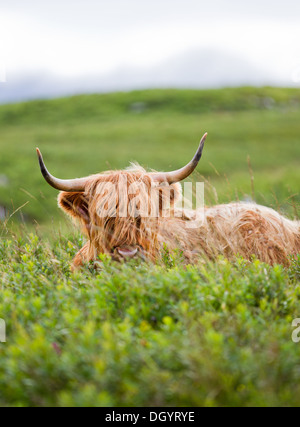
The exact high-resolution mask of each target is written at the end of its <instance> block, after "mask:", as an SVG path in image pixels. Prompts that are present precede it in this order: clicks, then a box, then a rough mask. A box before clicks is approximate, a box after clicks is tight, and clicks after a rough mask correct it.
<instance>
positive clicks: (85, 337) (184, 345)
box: [0, 88, 300, 406]
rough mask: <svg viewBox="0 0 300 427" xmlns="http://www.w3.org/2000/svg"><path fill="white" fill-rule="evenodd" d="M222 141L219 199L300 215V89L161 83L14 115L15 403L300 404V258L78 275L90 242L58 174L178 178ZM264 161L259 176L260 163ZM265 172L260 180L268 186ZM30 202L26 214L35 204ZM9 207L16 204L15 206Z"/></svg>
mask: <svg viewBox="0 0 300 427" xmlns="http://www.w3.org/2000/svg"><path fill="white" fill-rule="evenodd" d="M205 131H207V132H208V133H209V137H208V139H207V143H206V146H205V152H204V155H203V160H201V163H200V165H199V167H198V170H197V173H196V174H195V175H194V179H199V178H203V179H205V182H206V184H207V185H206V187H205V188H206V202H207V203H208V204H212V203H216V202H217V201H219V202H224V201H225V202H227V201H230V200H236V199H244V198H249V197H251V198H254V199H255V200H256V201H258V202H260V203H264V204H267V205H269V206H274V207H275V208H276V209H278V210H280V211H282V212H283V213H286V214H287V215H288V216H289V217H291V218H294V217H297V216H299V202H300V197H299V183H300V167H299V155H300V144H299V138H300V90H295V89H281V88H276V89H274V88H260V89H255V88H239V89H222V90H210V91H175V90H169V91H167V90H156V91H141V92H132V93H117V94H106V95H92V96H78V97H74V98H68V99H59V100H51V101H34V102H29V103H23V104H17V105H5V106H0V150H1V157H0V208H1V207H2V208H5V209H6V211H7V217H6V219H4V218H2V220H1V221H2V223H1V225H0V226H1V239H0V319H4V320H5V322H6V340H7V342H6V343H0V406H141V405H145V406H170V405H173V406H253V405H255V406H300V343H298V344H296V343H294V342H293V341H292V332H293V329H295V328H292V321H293V319H295V318H300V257H299V258H298V260H294V261H293V262H292V265H291V267H290V268H289V269H285V268H283V267H282V266H274V267H269V266H267V265H264V264H262V263H260V262H258V261H257V260H253V262H251V263H246V262H245V261H244V260H242V259H237V260H236V261H235V262H233V263H230V262H228V261H227V260H225V259H222V258H220V259H218V260H216V262H211V263H205V262H204V261H202V260H199V264H198V265H195V266H184V265H183V264H182V261H181V259H180V257H179V256H178V254H168V253H167V252H166V253H165V254H164V257H163V259H164V262H163V264H162V265H149V264H147V263H141V262H137V261H132V262H131V263H129V264H127V265H123V264H118V263H114V262H112V261H111V260H110V259H109V258H108V257H104V256H103V257H101V259H100V260H99V262H100V263H101V265H102V269H101V271H95V270H93V269H92V268H89V267H86V268H85V269H84V270H82V271H80V272H76V273H71V272H70V270H69V266H70V263H71V259H72V257H73V256H74V255H75V253H76V252H77V251H78V249H79V248H80V247H81V246H82V245H83V238H82V237H81V236H80V235H79V233H78V232H77V231H76V230H75V229H74V227H73V226H72V225H71V224H70V223H69V222H68V221H66V220H65V219H64V216H63V214H61V213H60V212H59V210H58V208H57V204H56V196H57V192H56V191H55V190H53V189H52V188H50V187H49V186H48V185H47V184H46V183H45V181H44V180H43V178H42V176H41V174H40V171H39V167H38V163H37V159H36V154H35V147H36V146H38V147H39V148H40V149H41V150H42V152H43V155H44V160H45V162H46V164H47V166H48V167H49V169H50V171H51V172H52V173H53V174H56V175H58V176H59V177H61V178H70V177H78V176H83V175H88V174H92V173H96V172H100V171H103V170H107V169H115V168H125V167H127V166H128V165H129V162H130V161H137V162H139V163H140V164H142V165H143V166H145V167H149V168H153V169H157V170H169V169H173V168H177V167H181V166H182V165H183V164H184V163H186V162H187V161H189V160H190V158H191V157H192V155H193V154H194V152H195V150H196V148H197V145H198V142H199V139H200V137H201V136H202V135H203V133H204V132H205ZM248 156H249V158H250V162H251V167H249V165H248V160H247V158H248ZM252 177H254V181H253V178H252ZM22 206H23V207H22ZM0 212H1V209H0Z"/></svg>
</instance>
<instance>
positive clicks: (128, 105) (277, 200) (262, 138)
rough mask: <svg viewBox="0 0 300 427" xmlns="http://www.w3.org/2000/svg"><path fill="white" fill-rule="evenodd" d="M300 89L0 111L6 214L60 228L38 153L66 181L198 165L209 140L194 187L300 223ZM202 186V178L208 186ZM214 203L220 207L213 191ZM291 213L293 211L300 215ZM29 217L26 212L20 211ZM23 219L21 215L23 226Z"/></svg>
mask: <svg viewBox="0 0 300 427" xmlns="http://www.w3.org/2000/svg"><path fill="white" fill-rule="evenodd" d="M299 105H300V90H296V89H280V88H277V89H273V88H262V89H254V88H240V89H223V90H211V91H176V90H170V91H164V90H161V91H141V92H132V93H129V94H128V93H118V94H106V95H92V96H79V97H74V98H67V99H59V100H51V101H34V102H29V103H23V104H17V105H5V106H0V150H1V157H0V205H2V206H4V207H6V209H7V210H8V211H9V212H10V213H12V212H14V211H15V210H16V209H17V208H19V207H21V206H23V205H24V204H26V206H25V207H24V208H22V209H21V213H22V215H23V219H24V221H25V222H27V223H34V221H38V222H39V224H41V225H46V226H48V225H49V224H51V223H52V222H53V221H54V222H57V220H58V219H61V218H62V217H61V216H60V214H59V212H58V209H57V207H56V201H55V198H56V195H57V193H56V192H55V191H54V190H53V189H51V188H49V187H48V186H47V185H46V183H45V182H44V181H43V179H42V177H41V174H40V171H39V168H38V164H37V159H36V154H35V147H36V146H39V148H40V149H41V150H42V152H43V154H44V158H45V161H46V164H47V165H48V167H49V169H50V170H51V171H52V172H53V173H54V174H56V175H58V176H60V177H62V178H69V177H77V176H85V175H89V174H92V173H97V172H101V171H103V170H107V169H115V168H125V167H127V166H128V165H129V162H130V161H134V160H135V161H137V162H139V163H141V164H142V165H143V166H146V167H150V168H153V169H157V170H170V169H172V168H178V167H181V166H182V165H183V163H185V162H187V161H189V160H190V158H191V157H192V155H193V154H194V152H195V150H196V147H197V144H198V142H199V139H200V137H201V136H202V134H203V133H204V132H205V131H208V132H209V137H208V139H207V143H206V147H205V152H204V156H203V160H202V161H201V165H200V166H199V167H198V172H197V173H196V174H195V175H194V179H196V178H201V177H200V174H201V175H203V176H204V177H205V178H206V179H207V180H208V181H209V182H210V183H211V185H212V186H214V187H215V188H216V190H217V194H218V195H219V201H220V202H224V201H225V202H228V201H231V200H234V199H236V198H240V199H241V198H244V197H248V196H253V194H252V193H253V189H252V187H251V179H250V176H249V169H248V160H247V159H248V156H249V157H250V159H251V165H252V169H253V173H254V177H255V185H254V197H255V199H256V200H257V201H258V202H260V203H264V204H267V205H271V206H275V207H276V208H281V209H282V211H283V212H287V213H289V214H291V215H295V212H294V209H295V208H294V207H293V206H295V205H297V204H298V203H299V201H300V198H299V186H298V183H299V181H300V169H299V152H300V146H299V134H300V109H299ZM201 179H202V178H201ZM206 201H207V203H212V202H213V203H215V199H214V198H212V197H211V194H210V192H209V186H207V191H206ZM291 205H292V206H291ZM19 214H20V212H19ZM19 217H20V215H18V218H19Z"/></svg>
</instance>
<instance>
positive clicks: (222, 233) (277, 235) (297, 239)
mask: <svg viewBox="0 0 300 427" xmlns="http://www.w3.org/2000/svg"><path fill="white" fill-rule="evenodd" d="M120 178H121V181H120ZM122 178H126V179H127V188H126V187H125V186H124V185H123V184H122ZM107 182H109V183H112V184H114V185H121V194H123V193H124V192H126V191H127V190H128V187H129V185H131V184H135V183H138V184H141V183H143V184H144V185H142V186H139V187H138V192H139V196H140V198H141V200H143V199H147V196H149V192H150V184H151V182H152V183H153V181H152V178H151V173H146V172H145V171H144V170H143V169H142V168H136V169H135V170H128V171H117V172H107V173H106V174H104V175H103V174H102V175H95V176H92V177H91V178H90V180H89V182H88V184H87V186H86V190H85V193H67V192H61V193H60V195H59V199H58V203H59V206H60V207H61V208H62V209H63V210H64V211H65V212H66V213H67V214H68V215H70V216H71V217H72V218H75V219H76V220H78V221H79V222H80V224H81V227H82V230H83V232H84V233H85V235H86V236H87V238H88V242H87V243H86V245H85V246H84V247H83V248H82V249H81V250H80V251H79V252H78V254H77V255H76V257H75V259H74V261H73V269H75V268H78V267H80V266H81V265H83V264H84V263H87V262H89V261H94V260H96V259H97V257H98V255H99V254H100V253H107V254H113V253H114V250H115V248H117V247H124V246H127V247H128V246H129V247H138V248H139V249H140V253H143V255H144V256H146V257H147V258H148V259H150V260H151V261H157V260H159V259H160V257H161V253H162V248H163V247H164V246H165V245H166V247H167V248H168V249H169V250H170V251H172V250H175V249H179V250H181V251H182V253H183V256H184V258H185V260H186V262H187V263H194V262H197V260H199V258H209V259H213V258H215V257H216V256H218V255H225V256H226V257H228V258H229V259H231V258H233V257H234V256H236V255H241V256H243V257H244V258H245V259H247V260H250V259H251V258H252V256H253V255H254V256H256V257H257V258H258V259H259V260H261V261H264V262H266V263H269V264H271V265H273V264H275V263H280V264H283V265H289V263H290V261H291V260H290V257H291V256H293V255H297V254H298V253H299V252H300V223H299V221H291V220H288V219H287V218H285V217H283V216H281V215H280V214H278V213H277V212H276V211H274V210H272V209H269V208H266V207H263V206H259V205H256V204H247V203H231V204H228V205H218V206H214V207H211V208H205V210H204V212H203V218H202V221H201V224H200V226H199V227H198V228H196V229H195V228H188V227H187V224H188V223H190V222H191V221H193V220H194V219H195V216H196V212H195V211H192V210H191V211H183V210H181V209H176V208H175V207H174V206H175V203H176V202H177V201H178V200H179V199H180V198H181V185H180V184H172V185H171V186H169V185H165V184H155V191H156V192H157V199H155V200H157V206H155V207H156V208H157V209H159V214H160V215H159V216H158V217H146V216H145V217H144V216H143V215H140V214H139V212H137V213H138V214H137V215H130V216H127V217H122V216H121V215H120V210H121V206H120V200H119V198H117V199H116V205H115V204H113V205H114V206H112V207H114V208H117V209H116V216H115V217H110V215H107V216H105V217H103V218H102V217H100V216H99V212H101V210H103V209H108V210H109V209H110V206H109V203H108V202H109V201H110V194H108V193H109V192H107V191H106V193H105V191H104V186H105V185H106V183H107ZM120 182H121V184H120ZM122 185H123V187H122ZM169 192H170V193H169ZM168 194H171V206H169V207H168V206H167V205H166V204H165V201H166V200H167V197H168ZM134 197H135V194H132V195H129V197H128V201H129V202H131V201H133V199H134ZM147 200H148V199H147ZM152 204H153V202H152ZM139 207H140V206H137V209H138V208H139ZM126 208H127V207H126ZM151 208H153V206H150V205H149V206H148V205H147V206H146V210H147V213H148V214H149V213H150V211H151ZM166 213H167V214H168V217H164V214H166ZM178 214H181V218H178V217H177V216H178Z"/></svg>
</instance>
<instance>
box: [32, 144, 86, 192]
mask: <svg viewBox="0 0 300 427" xmlns="http://www.w3.org/2000/svg"><path fill="white" fill-rule="evenodd" d="M36 152H37V155H38V158H39V163H40V168H41V172H42V175H43V177H44V178H45V180H46V181H47V182H48V184H50V185H51V186H52V187H53V188H56V190H60V191H70V192H77V191H78V192H83V191H84V190H85V186H86V183H87V178H77V179H58V178H55V177H54V176H53V175H51V174H50V173H49V172H48V170H47V168H46V166H45V163H44V160H43V156H42V153H41V152H40V150H39V149H38V148H37V149H36Z"/></svg>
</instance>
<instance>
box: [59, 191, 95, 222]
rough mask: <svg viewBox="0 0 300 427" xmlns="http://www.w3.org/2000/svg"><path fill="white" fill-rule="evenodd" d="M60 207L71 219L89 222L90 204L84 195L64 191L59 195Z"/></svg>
mask: <svg viewBox="0 0 300 427" xmlns="http://www.w3.org/2000/svg"><path fill="white" fill-rule="evenodd" d="M58 206H59V207H60V208H61V209H62V210H63V211H64V212H66V213H67V214H68V215H70V216H71V217H73V218H77V219H82V220H83V221H84V222H89V203H88V198H87V196H86V195H85V194H84V193H68V192H66V191H63V192H61V193H59V196H58Z"/></svg>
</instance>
